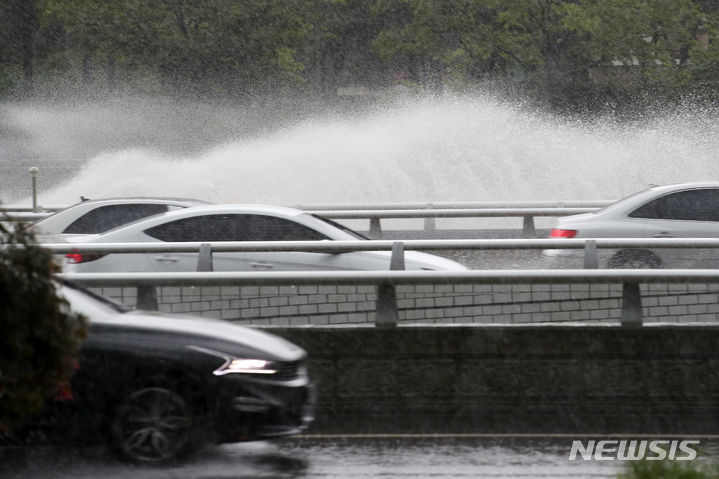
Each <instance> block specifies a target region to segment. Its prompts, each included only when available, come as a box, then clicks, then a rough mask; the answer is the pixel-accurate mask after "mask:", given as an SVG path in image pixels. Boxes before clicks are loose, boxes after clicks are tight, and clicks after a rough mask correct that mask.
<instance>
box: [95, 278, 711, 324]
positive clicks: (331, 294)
mask: <svg viewBox="0 0 719 479" xmlns="http://www.w3.org/2000/svg"><path fill="white" fill-rule="evenodd" d="M157 291H158V303H159V309H160V311H164V312H171V313H191V314H196V315H201V316H206V317H213V318H217V319H225V320H231V321H238V322H242V323H243V324H261V325H277V326H300V325H310V324H312V325H334V324H371V323H374V319H375V312H374V311H375V301H376V298H377V294H376V288H375V287H374V286H297V287H295V286H281V287H265V286H263V287H237V286H222V287H163V288H158V289H157ZM99 292H100V293H101V294H103V295H104V296H107V297H112V298H114V299H117V300H119V301H120V302H122V303H124V304H126V305H128V306H134V305H135V304H136V302H137V293H136V290H135V288H103V289H102V290H99ZM641 292H642V306H643V316H644V318H645V321H646V322H661V321H670V322H694V321H699V322H712V321H716V319H717V313H718V312H719V286H716V285H642V286H641ZM621 294H622V286H621V285H620V284H616V285H614V284H612V285H603V284H596V285H576V284H573V285H562V284H555V285H541V284H534V285H528V284H524V285H523V284H515V285H468V284H461V285H451V284H437V285H417V286H399V287H398V288H397V304H398V308H399V318H400V321H401V322H411V323H421V324H469V323H479V324H484V323H501V324H526V323H537V322H563V321H583V322H593V323H595V322H616V321H618V319H619V317H620V316H621V310H620V307H621Z"/></svg>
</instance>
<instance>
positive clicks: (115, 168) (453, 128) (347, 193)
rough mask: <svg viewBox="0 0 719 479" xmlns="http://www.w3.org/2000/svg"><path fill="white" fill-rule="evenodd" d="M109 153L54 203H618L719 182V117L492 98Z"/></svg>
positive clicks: (48, 200)
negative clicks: (185, 145) (546, 108)
mask: <svg viewBox="0 0 719 479" xmlns="http://www.w3.org/2000/svg"><path fill="white" fill-rule="evenodd" d="M158 151H159V150H155V149H152V148H148V147H129V148H120V149H116V150H113V151H106V152H103V153H100V154H96V155H94V156H93V157H91V158H89V159H88V160H87V161H84V162H81V163H78V165H79V164H81V165H82V166H81V167H80V168H79V169H78V170H77V172H76V173H75V174H74V175H73V176H72V177H71V178H70V179H69V180H67V181H65V182H64V183H62V184H59V185H57V186H55V187H54V188H53V189H51V190H50V191H43V192H41V196H40V199H41V203H45V204H58V203H68V202H74V201H76V200H77V198H78V196H79V195H84V196H86V197H103V196H122V195H153V196H159V195H162V196H166V195H169V196H183V197H195V198H202V199H206V200H210V201H216V202H243V203H244V202H246V203H274V204H301V203H326V202H350V203H351V202H371V201H378V202H379V201H382V202H385V201H388V202H389V201H483V200H488V201H513V200H563V199H612V198H619V197H622V196H625V195H627V194H629V193H631V192H634V191H637V190H639V189H642V188H643V187H645V186H646V185H648V184H652V183H656V184H661V183H673V182H682V181H699V180H710V179H713V178H712V176H713V175H714V170H715V164H716V152H717V151H719V114H717V112H714V111H697V110H692V109H688V110H687V111H686V112H683V113H681V112H680V113H672V114H665V115H660V116H657V117H655V118H647V119H646V120H645V121H644V122H641V123H634V124H631V125H629V124H621V123H618V122H614V121H611V120H607V119H597V120H594V121H591V122H588V121H584V122H582V121H578V120H572V119H567V118H563V117H557V116H552V115H549V114H543V113H538V112H536V111H528V110H527V109H523V108H522V107H520V106H516V105H511V104H508V103H505V102H501V101H497V100H494V99H491V98H488V97H473V98H467V97H463V98H452V99H447V98H445V99H434V100H425V101H421V102H416V101H415V102H400V103H395V104H393V105H392V106H387V107H384V108H377V109H374V110H372V111H371V112H366V113H364V114H362V115H357V114H349V113H348V114H334V115H332V116H326V117H323V116H317V117H314V118H311V119H306V120H305V121H302V122H298V123H295V124H294V125H292V126H286V127H284V128H280V129H277V130H275V131H273V132H271V133H267V134H264V135H262V136H256V135H251V136H248V137H245V138H240V139H236V140H233V141H224V142H221V143H219V144H217V146H214V147H212V148H207V149H205V150H204V151H202V152H199V153H198V152H195V153H189V154H188V153H185V154H180V153H171V154H168V153H159V152H158Z"/></svg>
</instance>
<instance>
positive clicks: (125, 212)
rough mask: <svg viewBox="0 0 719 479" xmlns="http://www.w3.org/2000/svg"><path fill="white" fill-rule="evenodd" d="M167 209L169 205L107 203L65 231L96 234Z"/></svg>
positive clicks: (76, 221)
mask: <svg viewBox="0 0 719 479" xmlns="http://www.w3.org/2000/svg"><path fill="white" fill-rule="evenodd" d="M166 211H167V205H157V204H131V205H106V206H100V207H98V208H95V209H94V210H92V211H89V212H87V213H86V214H84V215H83V216H81V217H80V218H78V219H76V220H75V221H74V222H73V223H72V224H70V226H68V227H67V228H65V230H64V231H63V233H68V234H95V233H104V232H105V231H108V230H111V229H113V228H116V227H118V226H122V225H124V224H127V223H132V222H133V221H136V220H139V219H141V218H146V217H148V216H152V215H158V214H160V213H164V212H166Z"/></svg>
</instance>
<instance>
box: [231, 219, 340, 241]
mask: <svg viewBox="0 0 719 479" xmlns="http://www.w3.org/2000/svg"><path fill="white" fill-rule="evenodd" d="M238 220H239V223H238V228H237V233H238V237H239V238H240V241H319V240H323V239H328V238H327V237H326V236H325V235H323V234H321V233H318V232H317V231H315V230H313V229H311V228H308V227H307V226H304V225H301V224H299V223H295V222H294V221H290V220H286V219H284V218H277V217H276V216H264V215H239V216H238Z"/></svg>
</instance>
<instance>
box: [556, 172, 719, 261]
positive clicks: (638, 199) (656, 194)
mask: <svg viewBox="0 0 719 479" xmlns="http://www.w3.org/2000/svg"><path fill="white" fill-rule="evenodd" d="M550 236H551V237H552V238H719V183H716V182H713V183H711V182H701V183H681V184H674V185H664V186H652V187H650V188H647V189H645V190H643V191H640V192H638V193H635V194H634V195H631V196H628V197H626V198H624V199H621V200H619V201H617V202H615V203H612V204H611V205H609V206H607V207H605V208H603V209H601V210H599V211H596V212H593V213H585V214H581V215H574V216H565V217H563V218H558V219H557V224H556V227H555V228H554V229H553V230H552V231H551V233H550ZM599 252H600V253H601V255H600V260H604V259H606V266H608V267H610V268H660V267H670V268H672V267H679V268H681V267H703V268H706V267H719V251H717V250H714V249H706V250H702V249H683V248H664V249H654V250H651V249H649V248H632V249H623V250H619V251H617V250H602V249H600V250H599ZM544 254H545V255H547V256H552V257H554V258H555V259H556V260H561V259H562V258H564V259H567V258H569V257H573V256H574V257H576V256H578V255H581V254H582V253H581V252H579V251H578V250H547V251H545V252H544ZM555 265H556V266H561V261H560V262H559V263H556V264H555Z"/></svg>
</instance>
